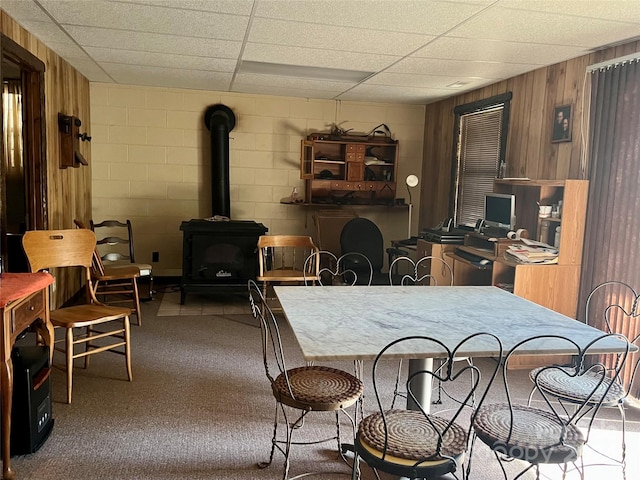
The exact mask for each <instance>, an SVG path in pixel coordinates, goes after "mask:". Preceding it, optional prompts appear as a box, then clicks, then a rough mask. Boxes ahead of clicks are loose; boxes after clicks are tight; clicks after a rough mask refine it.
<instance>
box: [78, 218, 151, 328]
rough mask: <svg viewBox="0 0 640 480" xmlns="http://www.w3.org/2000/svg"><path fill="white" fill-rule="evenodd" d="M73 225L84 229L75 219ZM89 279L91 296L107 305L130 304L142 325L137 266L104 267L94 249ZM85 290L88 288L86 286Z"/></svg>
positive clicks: (82, 224) (89, 296)
mask: <svg viewBox="0 0 640 480" xmlns="http://www.w3.org/2000/svg"><path fill="white" fill-rule="evenodd" d="M73 223H74V224H75V225H76V227H78V228H86V226H85V224H84V222H82V221H80V220H77V219H76V220H74V221H73ZM94 233H95V232H94ZM91 278H92V280H93V282H92V287H91V288H93V294H94V295H95V296H96V297H97V298H99V299H101V300H102V301H103V302H104V303H106V304H108V305H117V304H124V303H127V304H128V303H131V309H132V310H133V311H134V312H135V314H136V317H137V318H138V325H142V311H141V309H140V293H139V289H138V280H139V278H140V269H139V268H138V267H137V266H135V265H132V264H129V263H123V264H116V265H105V264H104V263H103V261H102V258H101V257H100V252H99V251H98V249H97V247H96V248H95V249H94V252H93V261H92V263H91ZM87 288H89V285H88V284H87ZM90 300H91V295H90V293H89V292H87V301H90Z"/></svg>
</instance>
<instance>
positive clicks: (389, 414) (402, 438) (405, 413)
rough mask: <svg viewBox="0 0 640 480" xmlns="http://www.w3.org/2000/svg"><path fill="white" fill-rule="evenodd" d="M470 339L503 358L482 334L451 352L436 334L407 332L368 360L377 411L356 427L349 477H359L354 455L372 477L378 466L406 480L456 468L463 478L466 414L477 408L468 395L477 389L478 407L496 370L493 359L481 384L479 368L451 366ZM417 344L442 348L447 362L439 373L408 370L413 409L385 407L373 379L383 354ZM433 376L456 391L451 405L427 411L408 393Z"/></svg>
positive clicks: (465, 473)
mask: <svg viewBox="0 0 640 480" xmlns="http://www.w3.org/2000/svg"><path fill="white" fill-rule="evenodd" d="M474 342H483V343H484V344H489V345H494V348H495V351H496V353H497V354H498V355H499V356H502V344H501V342H500V339H499V338H498V337H496V336H495V335H492V334H490V333H484V332H480V333H476V334H473V335H470V336H469V337H467V338H465V339H464V340H462V341H461V342H460V343H459V344H458V345H457V346H456V347H455V348H454V349H453V350H450V349H449V348H447V346H446V345H445V344H444V343H442V342H441V341H439V340H437V339H435V338H431V337H425V336H411V337H404V338H400V339H398V340H395V341H393V342H391V343H389V344H388V345H387V346H385V347H384V348H383V349H382V350H381V351H380V353H379V354H378V355H377V356H376V359H375V361H374V363H373V373H372V375H373V388H374V392H375V396H376V400H377V403H378V411H376V412H375V413H373V414H371V415H368V416H367V417H365V418H364V419H363V420H362V421H361V422H360V425H359V427H358V434H357V436H356V440H355V461H354V464H353V478H354V479H355V478H359V477H360V468H359V462H358V458H361V459H362V460H364V461H365V462H366V463H367V465H369V466H370V467H371V468H372V469H373V470H374V472H375V475H376V478H379V476H378V472H377V471H378V470H379V471H382V472H385V473H388V474H391V475H396V476H401V477H407V478H411V479H417V478H440V477H441V476H442V475H446V474H452V475H453V476H454V478H458V476H457V474H456V472H458V471H459V470H461V471H462V476H463V478H468V474H469V471H470V467H471V465H470V461H466V458H467V452H468V450H469V446H470V440H471V438H472V435H471V426H470V424H471V418H472V415H473V414H474V411H475V408H476V407H474V402H473V401H472V398H473V396H474V393H476V392H477V393H478V394H479V396H480V400H479V402H478V403H477V405H482V403H483V402H484V399H485V397H486V396H487V392H488V391H489V388H490V386H491V384H492V383H493V380H494V379H495V378H496V376H497V374H498V370H499V368H500V367H499V364H498V363H497V362H496V363H494V364H493V366H492V367H491V370H490V371H489V378H488V379H485V381H486V383H483V386H482V387H481V386H480V380H481V377H480V370H479V369H478V367H476V366H474V365H468V364H464V365H463V364H460V363H455V364H454V362H453V361H451V360H452V359H453V358H454V357H455V356H456V355H457V352H458V351H459V350H460V349H468V348H473V344H474ZM420 344H427V345H428V346H429V347H430V349H431V350H441V351H442V355H441V356H442V357H443V358H446V359H448V360H449V361H448V362H447V364H446V368H444V369H442V370H441V371H440V372H434V371H430V370H421V371H417V372H413V373H412V374H411V375H410V376H409V377H408V378H407V381H406V385H405V387H406V389H407V392H408V395H410V396H411V398H413V400H414V401H415V402H416V404H417V405H418V408H417V409H415V410H404V409H403V410H398V409H393V408H390V409H386V408H385V407H384V406H383V402H382V395H381V390H384V388H381V387H380V386H379V382H380V379H381V378H382V377H383V375H382V374H380V378H379V377H378V367H379V364H380V361H381V360H383V359H384V358H385V357H388V356H390V357H392V356H393V355H394V353H395V352H396V351H397V352H402V351H403V350H404V351H406V350H407V349H411V348H418V347H419V346H420ZM416 346H417V347H416ZM432 380H438V381H441V382H443V383H446V384H449V385H451V387H452V389H453V390H456V391H457V392H460V393H459V394H458V398H457V399H456V402H455V405H454V407H453V408H451V409H449V410H444V411H442V412H438V413H437V414H431V413H428V412H429V409H430V405H421V404H420V403H419V401H418V399H417V398H416V396H415V395H414V393H413V392H414V389H415V388H417V385H418V384H420V383H422V382H429V383H430V382H431V381H432ZM470 380H471V381H470ZM456 385H457V387H456ZM414 386H415V388H414ZM480 394H481V395H480ZM477 405H476V406H477ZM469 459H470V455H469ZM465 463H466V465H465Z"/></svg>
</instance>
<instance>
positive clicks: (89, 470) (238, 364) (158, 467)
mask: <svg viewBox="0 0 640 480" xmlns="http://www.w3.org/2000/svg"><path fill="white" fill-rule="evenodd" d="M161 296H162V295H161V294H160V295H158V296H157V297H156V298H155V299H154V300H153V301H152V302H148V303H144V304H143V305H142V308H143V315H144V318H143V320H144V322H143V326H142V327H138V326H133V327H132V339H133V344H134V349H133V375H134V380H133V382H131V383H130V382H127V381H126V372H125V367H124V360H123V358H122V357H121V356H118V355H112V354H109V353H104V354H101V355H95V356H93V357H92V363H91V366H90V368H89V369H88V370H84V369H82V368H77V369H76V370H75V374H74V390H73V404H72V405H66V404H65V403H63V402H64V398H65V381H64V376H63V373H62V372H61V371H59V370H54V372H53V374H52V385H53V393H52V394H53V402H54V404H53V415H54V418H55V426H54V428H53V432H52V434H51V436H50V437H49V439H48V440H47V441H46V443H45V444H44V445H43V446H42V448H41V449H40V450H39V451H38V452H36V453H35V454H32V455H25V456H19V457H14V458H13V459H12V464H13V466H14V468H15V469H16V472H17V477H16V478H17V479H19V480H103V479H104V480H106V479H109V480H131V479H141V480H142V479H144V480H165V479H166V480H170V479H171V480H177V479H190V480H191V479H192V480H198V479H236V480H253V479H274V480H275V479H280V478H281V476H282V464H283V462H282V456H281V455H280V454H279V453H278V452H276V457H275V459H274V463H273V464H272V465H271V466H270V467H268V468H266V469H264V470H260V469H258V468H257V467H256V464H257V463H258V462H260V461H264V460H266V459H268V454H269V448H270V439H271V435H272V422H273V414H274V401H273V398H272V395H271V392H270V387H269V384H268V382H267V379H266V378H265V375H264V370H263V366H262V358H261V350H260V331H259V329H257V328H255V327H254V326H251V325H249V324H246V323H244V322H241V321H236V320H237V319H238V317H235V315H236V314H230V313H229V312H227V313H226V314H225V313H224V311H223V312H222V313H220V314H202V313H200V314H190V315H185V314H178V315H175V316H157V315H156V314H157V312H158V309H159V308H160V306H161V304H162V303H163V302H162V299H161ZM191 299H192V297H191V296H189V297H188V299H187V305H189V304H190V303H191ZM237 315H239V316H242V315H244V312H238V313H237ZM280 323H281V325H282V330H283V335H284V343H285V348H286V351H287V353H288V358H287V360H288V362H289V363H288V366H289V367H293V366H297V365H300V364H301V363H302V358H301V355H300V353H299V349H298V346H297V343H296V341H295V339H294V338H293V335H292V334H291V332H290V330H289V329H288V328H287V327H286V322H285V321H282V322H280ZM58 333H62V332H58ZM55 362H56V363H60V362H62V358H61V357H60V356H59V354H56V357H55ZM485 362H488V360H485ZM332 366H336V367H338V368H344V369H346V370H348V371H351V369H352V364H351V363H350V362H345V363H339V362H336V363H335V364H333V365H332ZM395 366H396V363H395V362H389V364H388V366H386V367H385V376H386V377H388V381H387V382H384V383H385V384H388V385H391V380H392V378H394V373H395ZM370 367H371V365H370V364H369V365H366V364H365V375H366V378H365V381H366V386H365V388H366V392H367V397H366V403H365V409H366V411H365V413H368V412H371V411H373V409H374V408H375V406H374V397H373V394H372V391H373V390H372V385H371V382H370V378H369V376H370ZM525 375H526V372H523V376H522V380H521V381H520V382H519V384H518V386H517V394H516V396H517V397H518V398H521V399H523V398H526V395H527V394H528V389H529V383H528V380H527V379H526V378H525ZM435 409H438V410H446V409H447V404H446V402H445V404H444V405H442V406H439V407H435V408H434V410H435ZM607 415H608V416H609V417H610V418H611V420H610V421H608V422H601V424H602V425H604V427H603V428H605V429H606V430H609V431H610V432H609V433H612V434H613V438H612V439H610V438H609V437H605V436H604V434H603V433H602V432H599V433H597V434H598V435H599V436H600V438H601V439H604V440H603V441H601V442H599V443H604V445H605V446H608V447H609V448H610V449H611V448H613V449H614V450H616V449H617V447H618V446H619V440H618V439H619V434H618V433H617V432H616V429H619V426H620V423H619V417H618V415H617V411H610V412H607ZM630 416H631V415H630ZM627 426H628V429H629V432H628V441H629V445H628V447H627V448H628V450H627V451H628V452H629V470H628V472H627V478H628V479H634V478H640V466H639V461H638V456H637V455H636V453H635V452H638V451H639V449H640V420H639V418H638V415H636V416H635V417H633V418H631V419H629V421H628V424H627ZM333 431H334V426H333V416H332V415H331V414H329V415H327V414H323V413H318V414H312V415H310V416H309V417H308V420H307V421H306V422H305V425H304V427H303V429H302V430H301V431H298V432H296V434H297V435H298V436H302V437H303V438H305V439H308V438H322V437H325V436H328V435H331V434H332V433H333ZM343 433H344V436H345V440H347V441H348V428H347V423H346V422H345V423H344V429H343ZM473 467H474V468H473V471H472V478H473V479H477V480H495V479H499V478H502V477H501V473H500V472H499V470H498V467H497V464H496V461H495V459H494V458H493V457H492V456H490V455H489V452H488V450H487V449H486V447H484V446H483V445H480V446H479V447H478V448H477V449H476V450H475V454H474V458H473ZM362 470H363V479H364V480H371V479H373V478H374V477H373V475H372V473H371V471H370V470H369V469H368V467H366V466H363V468H362ZM309 471H313V472H320V473H319V474H318V475H315V476H313V477H309V478H318V479H326V480H333V479H338V478H349V473H350V469H349V468H348V467H347V466H346V465H345V464H344V463H343V462H342V461H341V460H339V459H338V456H337V453H336V451H335V444H333V443H327V444H322V445H313V446H297V447H294V449H293V453H292V466H291V471H290V475H292V476H294V475H298V474H301V473H304V472H309ZM332 472H341V473H342V474H341V475H339V474H336V473H332ZM545 473H546V476H545V477H544V478H552V479H556V478H557V479H559V478H561V473H560V471H559V469H558V468H557V467H555V466H553V467H548V468H546V469H545ZM381 477H382V478H383V479H390V478H392V477H390V476H384V475H381ZM587 477H588V478H590V479H600V478H605V477H606V478H607V480H615V479H619V478H622V476H621V473H620V469H618V468H611V467H608V468H606V469H604V470H602V472H601V471H600V470H596V469H595V468H593V469H591V470H588V471H587ZM446 478H451V477H446ZM523 478H533V475H529V476H525V477H523ZM567 478H577V477H576V476H575V474H572V475H569V476H568V477H567Z"/></svg>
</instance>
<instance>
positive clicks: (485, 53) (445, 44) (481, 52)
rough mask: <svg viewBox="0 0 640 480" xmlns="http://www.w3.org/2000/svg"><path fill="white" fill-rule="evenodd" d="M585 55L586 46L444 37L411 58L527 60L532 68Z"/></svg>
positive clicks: (519, 61) (514, 61) (517, 61)
mask: <svg viewBox="0 0 640 480" xmlns="http://www.w3.org/2000/svg"><path fill="white" fill-rule="evenodd" d="M584 53H585V51H584V48H583V47H571V46H557V45H550V44H531V43H520V42H511V41H504V40H482V39H477V38H474V39H471V38H451V37H440V38H438V39H437V40H434V41H433V42H431V43H430V44H429V45H427V46H425V47H423V48H421V49H420V50H418V51H417V52H415V53H414V54H412V55H411V56H412V57H424V58H455V59H458V60H468V61H486V62H504V63H522V62H523V60H524V59H526V63H527V64H529V65H534V64H537V65H549V62H552V63H555V62H559V61H562V60H566V59H568V58H575V57H578V56H580V55H584Z"/></svg>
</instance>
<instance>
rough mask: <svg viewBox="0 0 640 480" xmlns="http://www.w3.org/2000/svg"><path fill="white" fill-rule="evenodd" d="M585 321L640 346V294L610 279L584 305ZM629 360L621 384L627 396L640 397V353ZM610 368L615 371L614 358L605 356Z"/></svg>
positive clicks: (622, 283)
mask: <svg viewBox="0 0 640 480" xmlns="http://www.w3.org/2000/svg"><path fill="white" fill-rule="evenodd" d="M585 320H586V322H587V323H588V324H589V325H591V326H593V327H595V328H598V329H600V330H603V331H604V332H605V333H619V334H621V335H624V336H625V337H626V338H628V339H629V341H630V343H632V344H635V345H636V346H638V347H640V293H638V291H637V290H636V289H634V288H633V287H632V286H631V285H629V284H627V283H625V282H621V281H618V280H610V281H607V282H603V283H601V284H599V285H597V286H596V287H595V288H594V289H593V290H591V293H589V296H588V297H587V301H586V303H585ZM629 356H630V358H629V359H628V360H627V364H626V366H625V368H624V370H623V372H622V373H621V375H620V382H621V383H622V384H623V385H624V388H625V390H626V392H627V394H629V393H630V394H631V395H633V396H635V397H636V398H637V397H640V385H634V381H635V378H636V374H637V372H638V369H639V368H640V353H638V352H634V353H631V354H629ZM601 360H602V361H604V362H605V363H606V364H607V365H608V366H609V368H610V369H611V368H615V363H613V364H612V361H614V360H615V358H614V357H613V356H608V357H605V356H602V357H601Z"/></svg>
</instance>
